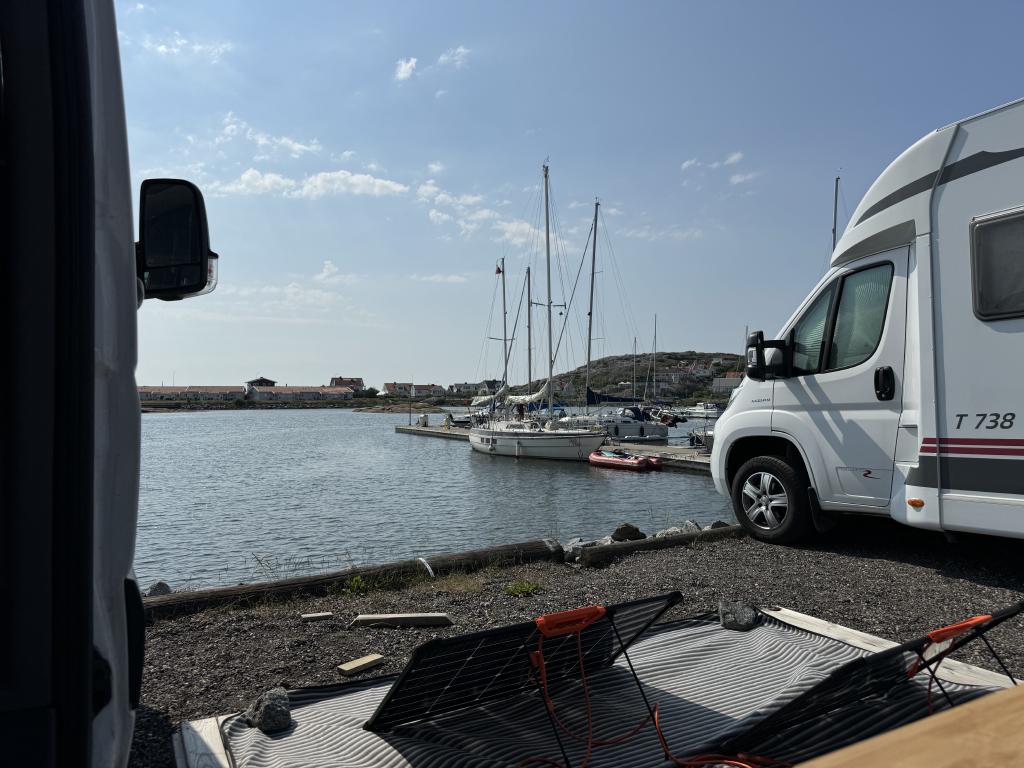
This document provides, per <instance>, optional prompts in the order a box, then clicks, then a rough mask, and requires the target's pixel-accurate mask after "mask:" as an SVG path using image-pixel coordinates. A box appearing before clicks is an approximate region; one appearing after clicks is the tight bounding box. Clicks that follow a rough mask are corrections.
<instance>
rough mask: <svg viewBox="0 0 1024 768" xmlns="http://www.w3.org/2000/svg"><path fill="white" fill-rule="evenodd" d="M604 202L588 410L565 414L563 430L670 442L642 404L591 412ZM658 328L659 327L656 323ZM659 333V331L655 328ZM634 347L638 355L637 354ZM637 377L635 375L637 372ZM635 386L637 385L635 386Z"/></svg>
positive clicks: (590, 328) (593, 259)
mask: <svg viewBox="0 0 1024 768" xmlns="http://www.w3.org/2000/svg"><path fill="white" fill-rule="evenodd" d="M600 209H601V202H600V201H599V200H595V201H594V226H593V228H592V230H591V232H592V238H591V249H590V308H589V309H588V311H587V368H586V371H587V373H586V386H585V388H584V392H585V393H586V401H585V402H586V406H585V408H586V412H585V413H582V414H575V415H573V416H564V417H562V418H561V419H559V420H558V426H559V428H560V429H600V430H602V431H604V433H605V434H606V435H608V436H609V437H611V438H613V439H615V440H619V441H621V442H629V443H656V444H660V445H665V444H666V443H668V427H667V426H666V425H665V424H663V423H662V422H660V421H658V420H657V419H655V418H652V417H651V415H650V414H649V413H647V412H646V411H645V410H644V409H643V408H641V407H640V406H639V405H636V404H634V405H632V406H626V407H620V408H611V409H605V410H598V411H597V412H595V413H590V397H591V389H590V362H591V346H592V343H593V339H594V281H595V278H596V276H597V219H598V212H599V211H600ZM655 327H657V326H655ZM655 333H657V330H655ZM635 354H636V353H635V350H634V356H635ZM634 377H635V374H634ZM634 388H635V385H634Z"/></svg>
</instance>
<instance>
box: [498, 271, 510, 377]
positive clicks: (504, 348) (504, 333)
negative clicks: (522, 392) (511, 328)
mask: <svg viewBox="0 0 1024 768" xmlns="http://www.w3.org/2000/svg"><path fill="white" fill-rule="evenodd" d="M498 271H500V272H501V356H502V359H503V361H504V363H505V369H504V372H503V373H502V379H501V383H502V384H504V385H506V386H507V385H508V309H507V308H506V306H505V257H504V256H502V257H501V266H500V267H498Z"/></svg>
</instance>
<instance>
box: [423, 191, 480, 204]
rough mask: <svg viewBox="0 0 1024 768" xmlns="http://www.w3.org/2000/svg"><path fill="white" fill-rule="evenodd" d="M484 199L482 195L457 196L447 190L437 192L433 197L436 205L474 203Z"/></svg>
mask: <svg viewBox="0 0 1024 768" xmlns="http://www.w3.org/2000/svg"><path fill="white" fill-rule="evenodd" d="M483 199H484V196H483V195H459V196H458V197H456V196H454V195H450V194H448V193H447V192H438V193H437V196H436V197H434V202H435V203H437V204H438V205H463V206H464V205H476V204H477V203H480V202H482V201H483Z"/></svg>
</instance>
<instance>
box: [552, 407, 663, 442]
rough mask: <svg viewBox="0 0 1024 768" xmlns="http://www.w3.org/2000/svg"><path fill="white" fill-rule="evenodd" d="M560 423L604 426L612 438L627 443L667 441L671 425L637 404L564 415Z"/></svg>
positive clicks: (571, 426)
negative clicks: (588, 412)
mask: <svg viewBox="0 0 1024 768" xmlns="http://www.w3.org/2000/svg"><path fill="white" fill-rule="evenodd" d="M557 424H558V427H559V429H574V428H575V429H603V430H604V431H605V432H606V433H607V435H608V436H609V437H611V438H612V439H614V440H619V441H621V442H624V443H661V444H665V443H667V442H668V425H667V424H666V423H663V422H662V421H661V420H660V419H656V418H654V417H652V416H651V415H650V414H649V413H647V412H645V411H644V410H643V409H642V408H639V407H638V406H627V407H625V408H615V409H611V410H607V411H598V412H596V413H590V414H577V415H574V416H565V417H564V418H561V419H558V421H557Z"/></svg>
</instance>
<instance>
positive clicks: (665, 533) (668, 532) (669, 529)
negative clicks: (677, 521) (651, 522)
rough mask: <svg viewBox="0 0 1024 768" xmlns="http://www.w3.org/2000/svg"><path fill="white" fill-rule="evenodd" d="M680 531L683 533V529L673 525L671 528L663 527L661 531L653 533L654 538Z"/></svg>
mask: <svg viewBox="0 0 1024 768" xmlns="http://www.w3.org/2000/svg"><path fill="white" fill-rule="evenodd" d="M681 533H684V531H683V529H682V528H680V527H679V526H678V525H673V526H672V527H671V528H665V529H663V530H661V531H658V532H657V533H656V534H654V538H656V539H660V538H663V537H665V536H678V535H679V534H681Z"/></svg>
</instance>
